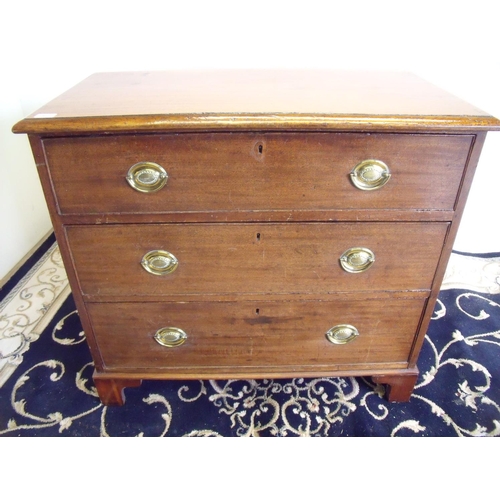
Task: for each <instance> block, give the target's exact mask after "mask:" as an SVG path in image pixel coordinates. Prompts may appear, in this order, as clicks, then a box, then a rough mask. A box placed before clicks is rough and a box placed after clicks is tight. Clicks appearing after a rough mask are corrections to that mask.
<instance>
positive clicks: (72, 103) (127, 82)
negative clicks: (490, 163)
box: [13, 70, 500, 134]
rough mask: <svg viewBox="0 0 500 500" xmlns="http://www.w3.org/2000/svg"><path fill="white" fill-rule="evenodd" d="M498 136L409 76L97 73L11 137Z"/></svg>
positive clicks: (472, 111) (469, 111)
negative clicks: (216, 133) (235, 133)
mask: <svg viewBox="0 0 500 500" xmlns="http://www.w3.org/2000/svg"><path fill="white" fill-rule="evenodd" d="M360 126H363V127H366V128H367V129H370V130H375V129H380V130H388V129H389V130H390V129H395V130H401V129H405V128H411V129H414V128H416V129H418V130H424V129H434V128H437V129H442V128H448V127H450V128H454V129H455V130H458V129H465V130H470V129H477V128H479V129H483V130H498V129H499V128H500V120H498V119H496V118H494V117H492V116H490V115H489V114H488V113H485V112H484V111H483V110H481V109H478V108H476V107H475V106H473V105H471V104H469V103H467V102H465V101H463V100H461V99H459V98H458V97H456V96H454V95H452V94H450V93H449V92H446V91H444V90H442V89H440V88H439V87H436V86H435V85H433V84H431V83H429V82H427V81H425V80H423V79H422V78H419V77H418V76H416V75H413V74H411V73H407V72H395V71H359V70H352V71H351V70H206V71H204V70H190V71H175V70H173V71H153V72H117V73H95V74H93V75H91V76H89V77H88V78H86V79H85V80H83V81H82V82H80V83H79V84H77V85H75V86H74V87H72V88H70V89H69V90H67V91H66V92H64V93H63V94H61V95H60V96H59V97H56V98H55V99H53V100H52V101H50V102H49V103H47V104H46V105H45V106H43V107H42V108H41V109H39V110H37V111H35V112H34V113H33V114H31V115H30V116H29V117H27V118H26V119H25V120H23V121H22V122H20V123H18V124H17V125H15V127H14V129H13V130H14V132H16V133H21V132H25V133H33V134H44V133H48V134H52V133H59V134H62V133H71V134H75V133H78V132H81V133H93V132H97V133H99V132H101V133H107V132H109V133H112V132H135V131H162V130H165V131H175V130H181V131H182V130H205V129H207V130H233V129H238V130H243V129H245V128H248V129H253V130H255V129H263V130H264V129H269V130H278V129H281V130H283V129H294V130H298V129H304V130H351V129H353V128H359V127H360Z"/></svg>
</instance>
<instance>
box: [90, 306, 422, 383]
mask: <svg viewBox="0 0 500 500" xmlns="http://www.w3.org/2000/svg"><path fill="white" fill-rule="evenodd" d="M424 301H425V299H422V298H418V299H407V300H389V301H384V302H383V303H382V302H380V301H374V300H362V299H361V300H351V301H348V302H340V303H338V302H336V301H317V302H314V301H300V302H294V301H280V302H267V301H265V300H263V301H257V302H245V301H241V302H208V303H207V302H203V303H199V302H189V303H171V302H169V303H148V304H140V305H139V304H135V303H119V304H114V305H113V307H112V308H109V307H107V305H106V304H102V303H95V304H89V306H88V307H89V311H90V315H91V318H92V324H93V327H94V331H95V335H96V339H97V343H98V344H99V348H100V352H101V354H102V356H103V360H104V364H105V366H106V370H107V371H112V370H123V369H127V370H130V371H131V372H134V371H136V370H137V371H153V372H169V371H174V372H175V371H179V370H182V369H186V368H195V369H197V370H198V371H199V373H200V375H201V374H202V373H203V371H206V370H213V371H215V370H216V369H218V368H222V369H225V370H227V369H228V367H231V370H232V371H233V372H234V376H235V377H237V376H238V373H239V372H240V371H241V370H245V369H247V368H248V367H254V368H255V367H260V368H263V369H264V370H265V369H266V367H269V366H272V367H275V366H279V367H280V369H282V370H290V369H291V367H298V366H309V367H312V366H313V365H314V366H316V367H322V369H323V370H325V369H328V368H327V367H330V369H331V370H332V371H334V370H335V369H339V367H340V365H345V367H344V368H346V367H351V368H352V367H353V366H354V365H357V364H359V365H361V366H362V367H364V368H366V367H368V366H369V365H370V364H372V365H373V364H376V363H384V364H386V366H388V367H392V368H397V367H400V366H401V363H406V362H407V360H408V355H409V353H410V349H411V345H412V343H413V338H414V335H415V331H416V328H417V326H418V322H419V319H420V312H421V309H422V306H423V304H424ZM344 323H349V324H352V325H354V326H355V327H356V328H357V329H358V330H359V332H360V335H359V337H358V338H356V339H355V340H353V341H352V342H350V343H348V344H345V345H334V344H332V343H331V342H329V341H328V340H327V339H326V336H325V334H326V332H327V331H328V330H329V329H330V328H331V327H333V326H335V325H337V324H344ZM166 326H175V327H177V328H181V329H182V330H184V331H185V332H186V333H187V335H188V339H187V340H186V343H185V344H183V345H181V346H178V347H174V348H168V347H164V346H161V345H160V344H158V343H157V342H156V341H155V340H154V339H153V335H154V333H155V332H156V331H157V330H158V329H160V328H162V327H166Z"/></svg>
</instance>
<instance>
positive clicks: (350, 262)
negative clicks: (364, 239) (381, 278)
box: [339, 247, 375, 273]
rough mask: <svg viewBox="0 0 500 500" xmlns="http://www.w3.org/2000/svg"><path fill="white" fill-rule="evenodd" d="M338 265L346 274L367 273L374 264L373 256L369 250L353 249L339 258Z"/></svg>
mask: <svg viewBox="0 0 500 500" xmlns="http://www.w3.org/2000/svg"><path fill="white" fill-rule="evenodd" d="M339 260H340V265H341V266H342V269H344V271H347V272H348V273H362V272H364V271H367V270H368V269H369V268H370V267H371V266H372V265H373V263H374V262H375V254H374V253H373V252H372V251H371V250H370V249H369V248H362V247H353V248H349V249H348V250H346V251H345V252H344V253H343V254H342V255H341V256H340V259H339Z"/></svg>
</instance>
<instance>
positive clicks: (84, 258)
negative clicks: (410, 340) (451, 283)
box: [67, 223, 448, 298]
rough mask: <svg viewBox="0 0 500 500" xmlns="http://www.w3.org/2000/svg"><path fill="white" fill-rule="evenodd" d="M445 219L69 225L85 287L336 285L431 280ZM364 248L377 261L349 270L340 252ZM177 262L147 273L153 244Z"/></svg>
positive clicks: (231, 289) (312, 288) (366, 287)
mask: <svg viewBox="0 0 500 500" xmlns="http://www.w3.org/2000/svg"><path fill="white" fill-rule="evenodd" d="M447 229H448V224H445V223H429V224H418V223H400V224H385V223H380V224H376V223H373V224H365V223H357V224H355V223H354V224H313V223H311V224H299V223H296V224H266V225H256V224H223V225H218V224H185V225H184V224H182V225H181V224H163V225H147V224H143V225H126V226H83V227H80V226H73V227H68V228H67V236H68V241H69V245H70V247H71V252H72V257H73V261H74V263H75V266H76V268H77V273H78V279H79V282H80V286H81V288H82V291H83V293H84V294H85V295H94V296H100V297H102V298H105V297H106V295H112V296H120V295H121V296H124V297H125V296H127V297H134V296H135V297H137V298H140V297H141V296H145V295H149V296H162V295H163V296H165V295H169V296H175V295H179V296H182V295H191V294H203V295H210V294H231V293H238V294H245V293H249V294H251V293H261V294H269V293H279V294H285V293H334V292H341V291H344V292H345V291H349V292H362V291H374V290H407V291H408V290H422V289H430V286H431V283H432V279H433V277H434V273H435V270H436V269H435V263H436V262H437V260H438V258H439V255H440V253H441V248H442V245H443V242H444V237H445V235H446V232H447ZM352 247H367V248H369V249H370V250H371V251H372V252H374V254H375V263H374V264H373V266H372V267H371V268H370V269H368V270H367V271H365V272H363V273H359V274H352V273H348V272H346V271H344V270H343V269H342V268H341V267H340V265H339V259H340V257H341V255H342V254H343V252H344V251H346V250H347V249H349V248H352ZM158 249H161V250H166V251H168V252H171V253H172V254H173V255H174V256H175V257H176V258H177V259H178V261H179V266H178V268H177V269H176V270H175V271H174V272H173V273H172V274H169V275H166V276H156V275H153V274H150V273H148V272H146V271H145V270H144V269H143V268H142V266H141V265H140V262H141V260H142V257H143V256H144V255H145V254H146V253H147V252H149V251H151V250H158Z"/></svg>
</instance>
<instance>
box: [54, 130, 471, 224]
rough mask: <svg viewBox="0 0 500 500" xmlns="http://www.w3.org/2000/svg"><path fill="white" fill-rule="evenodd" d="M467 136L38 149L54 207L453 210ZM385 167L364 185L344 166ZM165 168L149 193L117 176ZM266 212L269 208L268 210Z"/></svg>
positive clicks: (70, 141)
mask: <svg viewBox="0 0 500 500" xmlns="http://www.w3.org/2000/svg"><path fill="white" fill-rule="evenodd" d="M472 139H473V137H472V136H470V135H456V136H452V135H449V136H443V135H416V134H356V133H350V134H336V133H320V134H318V133H302V134H297V133H288V134H286V133H285V134H277V133H267V134H264V133H260V134H252V133H250V134H244V133H237V134H226V133H219V134H169V135H164V134H162V135H136V136H132V137H129V136H124V135H121V136H113V137H98V138H95V137H90V138H87V137H76V138H72V137H71V138H64V139H48V140H45V141H44V149H45V154H46V157H47V162H48V165H49V170H50V175H51V178H52V182H53V183H54V187H55V190H56V193H57V202H58V206H59V209H60V211H61V213H62V214H89V213H91V214H92V213H93V214H101V215H102V214H113V213H119V214H121V215H123V214H134V213H160V214H161V213H183V212H184V213H192V212H197V216H198V220H203V218H205V219H207V218H208V220H210V217H211V216H212V214H213V213H214V212H215V213H217V212H253V213H255V212H258V211H261V210H273V211H274V210H282V211H287V212H288V213H289V214H293V213H294V212H295V211H318V210H323V211H332V210H340V209H345V208H346V207H349V209H350V210H352V209H360V210H372V211H376V212H377V213H379V212H380V211H381V210H397V209H400V210H420V211H421V210H436V211H441V210H453V208H454V205H455V201H456V193H457V190H458V187H459V185H460V179H461V174H462V171H463V169H464V167H465V162H466V159H467V155H468V153H469V150H470V148H471V144H472ZM367 159H378V160H381V161H383V162H384V163H386V164H387V166H388V167H389V169H390V171H391V179H390V181H389V182H388V184H387V185H386V186H384V187H383V188H382V189H380V190H376V191H362V190H359V189H357V188H356V187H355V186H354V185H353V184H352V182H351V180H350V176H349V173H350V172H351V171H352V169H353V168H354V167H355V166H356V165H357V164H358V163H360V162H361V161H363V160H367ZM144 161H149V162H154V163H157V164H159V165H161V166H162V167H163V168H164V169H165V170H166V171H167V173H168V176H169V178H168V182H167V185H166V186H165V187H164V188H163V189H161V190H160V191H158V192H155V193H141V192H138V191H134V190H133V189H132V188H131V187H130V186H129V185H128V184H127V182H126V181H125V176H126V174H127V172H128V170H129V168H130V167H131V166H132V165H134V164H136V163H138V162H144ZM273 218H274V215H273Z"/></svg>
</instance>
